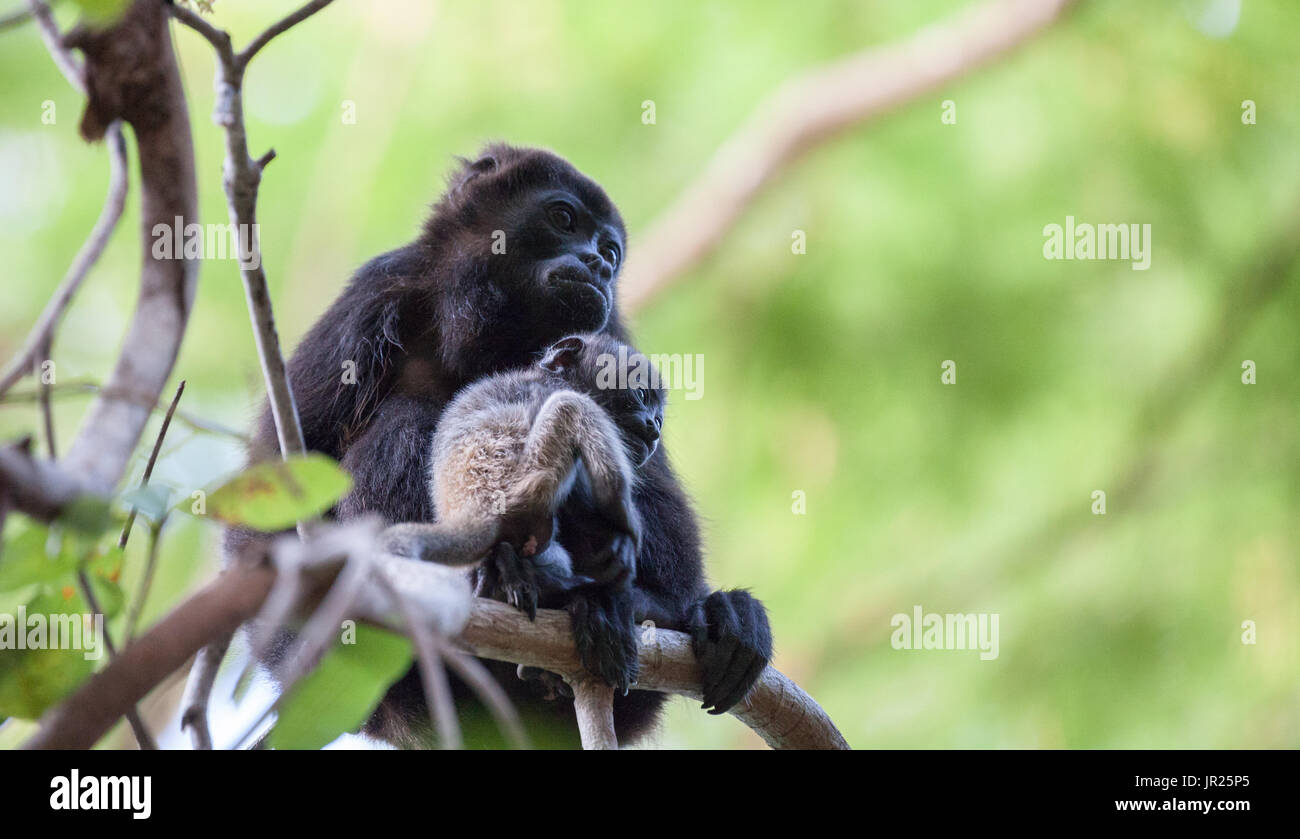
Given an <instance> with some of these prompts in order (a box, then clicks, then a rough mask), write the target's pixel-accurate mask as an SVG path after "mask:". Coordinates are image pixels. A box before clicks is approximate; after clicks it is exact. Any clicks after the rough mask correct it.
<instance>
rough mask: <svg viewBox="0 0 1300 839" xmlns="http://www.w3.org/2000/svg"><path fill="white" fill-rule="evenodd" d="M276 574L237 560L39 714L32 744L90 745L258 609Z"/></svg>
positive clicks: (34, 746)
mask: <svg viewBox="0 0 1300 839" xmlns="http://www.w3.org/2000/svg"><path fill="white" fill-rule="evenodd" d="M274 578H275V574H274V572H273V571H272V570H271V568H270V567H269V565H267V564H264V563H258V564H251V563H238V564H235V565H233V566H231V567H230V568H227V569H226V570H225V571H224V572H222V574H221V576H219V577H217V579H216V580H214V581H213V582H211V583H209V584H208V585H207V586H205V587H203V588H202V589H201V590H199V591H198V592H197V593H196V594H194V595H192V596H191V597H189V598H187V599H186V600H185V601H184V602H182V603H181V604H180V605H179V606H178V607H177V608H175V609H173V610H172V611H171V613H170V614H168V615H167V616H166V617H165V618H163V619H162V620H161V621H159V622H158V623H157V624H156V625H154V626H153V627H152V628H151V629H150V630H149V631H148V632H146V633H145V634H144V635H142V636H140V639H139V640H138V641H136V642H135V643H134V644H132V645H131V646H129V647H127V648H126V649H125V650H123V651H122V653H121V655H119V656H117V658H115V659H114V660H113V661H111V662H110V663H109V664H108V666H107V667H105V668H104V669H103V670H101V671H99V672H98V673H96V674H95V675H93V676H91V678H90V681H89V682H87V683H86V684H85V685H83V686H82V687H81V688H80V689H79V690H77V691H76V692H75V693H73V694H72V696H70V697H69V698H68V699H66V700H65V701H64V702H63V703H61V704H60V705H57V706H55V707H54V708H52V709H51V710H50V711H48V712H47V713H46V714H45V716H44V717H42V718H41V726H40V729H39V730H38V731H37V732H36V734H35V736H33V737H32V739H31V740H29V741H28V742H27V743H26V745H25V748H29V749H88V748H90V747H91V746H93V745H94V744H95V743H96V742H98V741H99V739H100V738H101V737H103V736H104V734H105V733H107V732H108V730H109V729H110V728H112V726H113V723H114V722H116V721H117V720H118V719H119V718H120V717H121V716H122V715H123V714H124V713H125V712H126V709H127V708H129V707H130V706H131V705H133V704H135V703H136V702H138V701H139V700H140V699H141V698H142V697H144V696H145V694H147V693H148V692H149V691H150V690H152V689H153V687H154V686H155V685H157V684H158V683H160V682H161V681H163V680H164V679H166V678H167V676H168V675H170V674H171V673H172V672H174V671H175V670H177V669H178V668H180V667H181V666H182V665H184V664H185V662H186V661H188V660H189V658H190V656H192V655H194V654H195V653H196V652H198V650H199V648H200V647H202V646H204V645H205V644H207V643H208V642H210V641H212V640H214V639H216V638H220V637H223V636H225V635H231V634H233V633H234V631H235V630H236V629H237V628H238V627H239V625H240V624H241V623H243V622H244V621H246V620H248V619H249V618H250V617H252V616H253V614H254V613H255V612H256V611H257V607H258V605H260V604H261V602H262V600H264V599H265V598H266V594H267V592H268V591H269V590H270V588H271V582H272V580H273V579H274Z"/></svg>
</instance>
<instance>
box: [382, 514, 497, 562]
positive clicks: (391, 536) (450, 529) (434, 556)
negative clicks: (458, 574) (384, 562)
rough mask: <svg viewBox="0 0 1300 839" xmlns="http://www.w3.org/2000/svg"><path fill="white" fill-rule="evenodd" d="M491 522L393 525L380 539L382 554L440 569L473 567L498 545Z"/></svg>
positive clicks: (490, 520) (495, 526)
mask: <svg viewBox="0 0 1300 839" xmlns="http://www.w3.org/2000/svg"><path fill="white" fill-rule="evenodd" d="M500 531H501V525H500V522H498V521H496V520H494V519H485V520H477V521H464V522H441V523H438V524H419V523H414V522H412V523H407V524H395V525H393V526H392V527H390V528H388V529H387V530H385V531H384V532H383V533H382V534H380V537H379V546H380V548H381V549H382V550H385V551H387V552H388V553H391V554H396V555H397V556H406V557H411V558H412V559H420V560H424V561H425V562H437V563H440V564H442V565H472V564H473V563H475V562H478V561H479V560H480V559H482V558H483V557H484V556H486V555H487V553H488V551H490V550H491V549H492V546H493V545H495V544H496V543H497V542H499V541H500Z"/></svg>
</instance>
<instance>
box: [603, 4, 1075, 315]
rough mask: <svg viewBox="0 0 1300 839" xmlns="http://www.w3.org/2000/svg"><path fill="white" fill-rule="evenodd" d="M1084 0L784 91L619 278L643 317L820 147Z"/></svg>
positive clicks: (1009, 16)
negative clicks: (761, 196) (766, 192)
mask: <svg viewBox="0 0 1300 839" xmlns="http://www.w3.org/2000/svg"><path fill="white" fill-rule="evenodd" d="M1073 2H1075V0H988V2H984V3H982V4H981V5H979V6H976V7H974V8H971V9H968V10H966V11H964V12H963V13H961V14H959V15H958V16H957V17H955V18H954V19H952V20H950V21H945V22H943V23H940V24H936V25H934V26H931V27H928V28H926V29H924V30H922V31H921V32H919V33H917V34H916V35H914V36H913V37H911V38H909V39H908V40H906V41H903V42H902V43H898V44H891V45H888V46H885V47H879V48H872V49H869V50H866V51H864V52H861V53H858V54H856V55H851V56H849V57H847V58H844V59H841V60H839V61H835V62H833V63H831V64H828V65H825V66H823V67H819V68H816V69H814V70H812V71H810V72H807V73H805V74H804V75H802V76H800V77H797V78H794V79H792V80H790V81H787V82H785V83H784V84H782V85H781V86H780V87H779V88H778V89H777V90H776V91H774V92H773V93H772V94H771V95H770V96H769V97H768V98H767V99H766V100H765V101H763V102H762V103H761V104H760V105H759V106H758V108H757V109H756V110H755V112H754V114H753V116H751V117H750V119H749V120H748V121H747V122H746V123H745V124H744V125H743V126H741V128H740V129H739V130H737V131H736V133H734V134H733V135H732V136H731V137H730V138H729V139H728V140H727V141H726V142H725V143H723V145H722V146H721V147H720V148H719V149H718V151H717V153H716V154H715V155H714V156H713V159H712V160H711V161H710V162H709V164H708V166H707V168H706V169H705V170H704V173H703V174H701V175H700V177H699V178H698V179H697V180H696V181H695V182H694V183H692V184H691V185H690V186H689V187H687V189H686V190H685V191H684V192H683V193H682V194H681V196H680V197H679V198H678V199H677V200H676V201H675V202H674V203H673V204H672V205H671V206H670V207H669V208H668V210H666V211H665V212H664V213H663V215H662V216H660V217H659V219H658V220H657V221H656V222H655V223H654V224H653V225H652V226H651V227H650V230H649V231H648V232H647V233H646V235H645V236H644V237H642V238H641V239H640V240H639V241H638V244H637V246H636V248H634V249H633V250H632V253H631V254H630V258H629V262H628V265H627V268H626V269H625V270H624V272H623V277H622V279H621V280H620V281H619V284H620V286H621V287H622V291H621V294H622V302H623V306H624V308H625V309H626V310H627V311H629V312H632V311H636V310H637V309H639V308H641V307H642V306H644V305H645V304H646V303H647V302H649V301H650V300H651V299H652V298H653V297H654V296H655V295H657V294H659V293H660V292H662V291H663V290H664V289H666V288H668V287H669V286H670V285H671V284H672V283H673V282H674V281H675V280H676V279H677V278H679V277H680V276H681V275H682V274H684V273H685V272H686V271H688V270H689V269H690V268H691V267H693V266H694V265H696V264H698V263H699V262H700V261H701V260H703V259H704V258H705V257H706V256H708V254H709V253H711V252H712V251H713V249H714V248H715V247H717V245H718V244H719V242H721V240H722V238H723V237H724V236H725V235H726V234H727V232H728V231H729V230H730V229H731V228H732V226H734V225H735V223H736V221H737V220H738V219H739V218H740V216H741V215H742V214H743V213H744V212H745V210H746V209H748V208H749V206H750V204H752V203H753V201H754V198H755V197H756V196H757V195H758V193H759V192H760V191H761V190H762V189H763V188H764V187H765V186H767V185H768V184H769V183H771V182H772V181H773V180H774V179H775V178H776V176H777V175H778V174H779V173H780V172H781V171H783V170H784V169H785V168H786V167H788V166H789V165H790V164H791V163H792V162H794V161H795V160H796V159H798V158H799V157H800V156H801V155H803V153H804V152H806V151H808V150H809V149H810V148H812V147H813V146H815V145H817V144H818V143H821V142H824V141H826V140H828V139H830V138H831V137H833V136H835V135H836V134H838V133H839V132H841V131H843V130H844V129H846V128H848V127H850V126H852V125H855V124H858V123H861V122H863V121H865V120H869V119H872V118H874V117H877V116H880V115H882V114H884V113H887V112H889V111H891V110H893V109H894V108H897V107H898V106H900V105H903V104H905V103H907V102H910V101H913V100H915V99H917V98H919V97H921V96H923V95H925V94H927V93H929V92H931V91H933V90H934V89H936V88H938V87H941V86H942V85H944V84H947V83H948V82H951V81H952V80H954V79H957V78H959V77H961V76H962V75H964V74H966V73H968V72H970V71H971V70H974V69H975V68H977V67H979V66H980V65H982V64H984V63H986V62H988V61H990V60H992V59H993V58H996V57H998V56H1000V55H1002V54H1003V53H1006V52H1009V51H1010V50H1012V49H1013V48H1015V47H1017V46H1020V45H1021V44H1023V43H1025V42H1027V41H1029V40H1030V39H1031V38H1032V37H1033V36H1034V35H1036V34H1038V33H1039V32H1040V31H1042V30H1043V29H1045V28H1046V27H1047V26H1048V25H1049V24H1051V23H1052V22H1053V21H1055V20H1056V19H1057V18H1058V17H1060V15H1061V13H1062V12H1063V11H1064V10H1065V9H1066V8H1067V7H1068V6H1070V5H1071V4H1072V3H1073Z"/></svg>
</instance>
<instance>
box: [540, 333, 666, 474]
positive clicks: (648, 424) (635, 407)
mask: <svg viewBox="0 0 1300 839" xmlns="http://www.w3.org/2000/svg"><path fill="white" fill-rule="evenodd" d="M537 365H538V366H539V367H540V368H541V369H543V370H545V371H547V372H549V373H552V374H554V375H556V376H559V377H560V378H561V379H563V380H564V381H565V382H567V383H568V384H569V385H571V386H572V387H573V388H574V389H576V390H579V391H582V392H584V393H587V394H588V395H590V396H591V397H592V398H593V399H595V400H596V404H598V405H599V406H600V407H601V408H603V409H604V411H605V413H607V414H608V415H609V417H610V419H612V420H613V421H614V425H616V426H618V431H619V436H620V437H622V439H623V448H624V450H625V451H626V452H627V457H628V460H629V461H631V463H632V465H633V466H634V467H641V466H643V465H645V463H646V461H648V460H649V459H650V458H651V457H653V456H654V453H655V452H656V451H657V450H658V449H659V435H660V433H661V432H662V431H663V426H664V405H665V404H666V403H667V401H668V392H667V391H666V390H664V389H663V388H661V387H657V385H659V384H660V383H661V378H660V374H659V371H658V369H656V368H655V366H654V365H653V364H652V363H651V362H650V359H648V358H647V357H645V356H644V355H642V354H641V353H639V352H637V351H636V350H634V349H632V348H631V347H629V346H628V345H627V344H624V343H623V342H621V341H619V340H618V339H617V338H614V337H613V336H610V335H605V334H600V333H596V334H589V335H569V336H567V337H565V338H561V339H560V340H559V341H556V342H555V343H554V344H552V345H551V346H550V347H549V348H548V349H547V350H546V353H545V354H544V355H543V356H542V358H541V359H540V360H539V361H538V362H537Z"/></svg>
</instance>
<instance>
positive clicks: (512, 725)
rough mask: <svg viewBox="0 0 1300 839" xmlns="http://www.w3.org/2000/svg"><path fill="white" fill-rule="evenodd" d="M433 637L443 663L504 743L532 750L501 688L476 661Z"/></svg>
mask: <svg viewBox="0 0 1300 839" xmlns="http://www.w3.org/2000/svg"><path fill="white" fill-rule="evenodd" d="M435 637H436V639H437V641H438V643H439V645H440V647H441V652H442V658H443V661H445V662H446V663H447V666H448V667H450V668H451V669H452V670H454V671H455V672H456V675H457V676H459V677H460V680H461V681H462V682H464V683H465V684H466V685H468V686H469V688H470V690H472V691H474V695H475V696H477V697H478V698H479V701H481V702H482V703H483V705H484V707H486V708H487V709H488V712H489V713H491V714H492V719H494V720H495V721H496V724H497V727H498V728H499V729H501V733H502V734H503V735H504V736H505V738H506V742H507V743H509V744H510V746H511V747H512V748H515V749H529V748H532V743H531V742H530V741H529V739H528V733H527V732H526V731H524V724H523V721H522V720H520V719H519V712H518V711H516V710H515V706H514V705H513V704H511V702H510V697H508V696H506V692H505V691H504V690H502V689H501V685H499V684H497V680H496V679H494V678H492V674H491V673H489V672H488V671H487V668H486V667H484V666H483V665H482V664H480V663H479V660H478V659H476V658H472V657H470V656H468V655H466V654H465V653H463V652H461V651H460V650H458V649H456V648H455V647H453V646H452V645H451V643H450V642H448V641H446V640H445V639H443V638H442V637H441V636H435Z"/></svg>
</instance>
